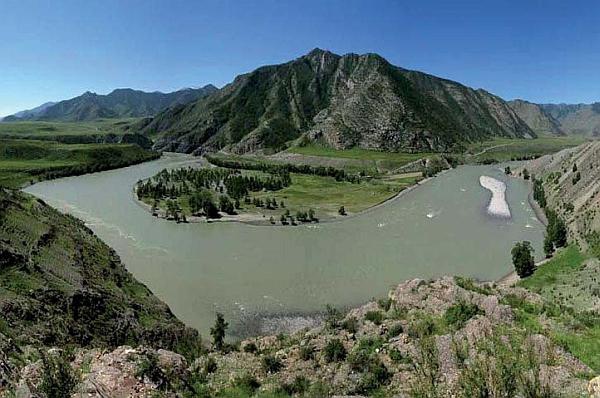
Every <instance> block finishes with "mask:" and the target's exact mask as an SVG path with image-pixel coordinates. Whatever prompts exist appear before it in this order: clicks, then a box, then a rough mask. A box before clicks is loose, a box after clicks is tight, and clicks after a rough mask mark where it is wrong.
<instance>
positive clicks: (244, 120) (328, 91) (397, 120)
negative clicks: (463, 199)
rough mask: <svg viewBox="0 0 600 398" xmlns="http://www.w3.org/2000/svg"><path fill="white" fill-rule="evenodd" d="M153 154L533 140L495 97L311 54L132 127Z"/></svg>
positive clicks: (369, 57)
mask: <svg viewBox="0 0 600 398" xmlns="http://www.w3.org/2000/svg"><path fill="white" fill-rule="evenodd" d="M140 130H141V131H142V132H144V133H145V134H147V135H150V136H152V137H153V138H156V144H155V148H156V149H161V150H170V151H178V152H194V153H202V152H204V151H214V150H218V149H222V148H227V149H229V150H231V151H234V152H239V153H242V152H250V151H256V150H262V149H270V148H272V149H281V148H282V147H283V146H284V145H285V143H286V142H288V141H290V140H295V139H302V140H307V141H312V142H321V143H323V144H325V145H328V146H331V147H334V148H350V147H362V148H370V149H379V150H389V151H400V150H402V151H422V150H435V151H442V150H448V149H450V148H455V147H457V146H460V145H461V144H464V143H466V142H470V141H475V140H480V139H483V138H488V137H494V136H502V137H529V138H532V137H535V133H534V132H533V131H532V130H531V128H530V127H529V126H528V125H527V124H526V123H525V122H524V121H523V120H521V118H519V117H518V116H517V114H516V113H515V111H514V110H513V109H512V108H511V107H510V106H508V104H507V103H506V102H505V101H504V100H502V99H501V98H499V97H497V96H495V95H493V94H490V93H488V92H486V91H484V90H481V89H480V90H474V89H471V88H469V87H466V86H464V85H462V84H460V83H456V82H453V81H450V80H446V79H441V78H438V77H435V76H431V75H428V74H425V73H421V72H417V71H411V70H406V69H402V68H399V67H397V66H394V65H391V64H390V63H389V62H387V61H386V60H385V59H384V58H382V57H381V56H379V55H376V54H364V55H357V54H346V55H344V56H340V55H337V54H334V53H331V52H329V51H324V50H320V49H315V50H313V51H311V52H310V53H309V54H307V55H304V56H302V57H300V58H298V59H295V60H293V61H290V62H287V63H284V64H280V65H272V66H263V67H260V68H258V69H256V70H255V71H253V72H251V73H248V74H244V75H240V76H238V77H236V78H235V80H234V81H233V82H232V83H231V84H229V85H227V86H225V87H224V88H223V89H221V90H219V91H217V92H215V93H213V94H211V95H209V96H207V97H205V98H202V99H199V100H197V101H194V102H192V103H189V104H187V105H182V106H175V107H172V108H170V109H167V110H165V111H163V112H160V113H159V114H158V115H156V116H155V117H154V118H153V119H152V120H148V121H145V122H144V123H143V124H141V125H140Z"/></svg>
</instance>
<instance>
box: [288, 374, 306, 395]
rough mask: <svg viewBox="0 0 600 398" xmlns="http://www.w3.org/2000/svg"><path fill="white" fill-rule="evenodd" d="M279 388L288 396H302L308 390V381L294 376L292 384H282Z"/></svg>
mask: <svg viewBox="0 0 600 398" xmlns="http://www.w3.org/2000/svg"><path fill="white" fill-rule="evenodd" d="M281 388H282V389H283V391H285V392H286V394H288V395H294V394H297V395H303V394H304V393H305V392H307V391H308V389H309V388H310V381H309V380H308V379H307V378H306V377H304V376H296V378H295V379H294V381H293V382H291V383H289V384H283V385H282V386H281Z"/></svg>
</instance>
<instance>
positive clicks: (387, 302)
mask: <svg viewBox="0 0 600 398" xmlns="http://www.w3.org/2000/svg"><path fill="white" fill-rule="evenodd" d="M377 304H378V305H379V308H381V309H382V310H384V311H385V312H388V311H389V310H390V307H391V306H392V299H391V298H389V297H388V298H382V299H379V300H377Z"/></svg>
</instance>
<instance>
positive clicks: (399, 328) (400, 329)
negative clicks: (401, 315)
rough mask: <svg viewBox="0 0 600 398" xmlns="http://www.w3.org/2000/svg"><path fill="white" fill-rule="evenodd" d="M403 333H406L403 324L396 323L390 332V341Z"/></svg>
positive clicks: (388, 333) (388, 335) (388, 334)
mask: <svg viewBox="0 0 600 398" xmlns="http://www.w3.org/2000/svg"><path fill="white" fill-rule="evenodd" d="M402 332H404V327H402V324H401V323H400V322H396V323H394V324H393V325H392V326H391V327H390V329H389V330H388V332H387V338H388V339H391V338H394V337H396V336H398V335H400V334H401V333H402Z"/></svg>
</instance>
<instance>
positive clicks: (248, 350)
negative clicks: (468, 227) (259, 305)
mask: <svg viewBox="0 0 600 398" xmlns="http://www.w3.org/2000/svg"><path fill="white" fill-rule="evenodd" d="M544 305H545V304H544V302H543V300H542V298H541V297H540V296H538V295H536V294H533V293H531V292H529V291H527V290H524V289H521V288H516V287H507V286H496V285H493V284H479V283H474V282H473V281H471V280H468V279H462V278H450V277H445V278H442V279H438V280H434V281H425V280H420V279H414V280H410V281H407V282H404V283H402V284H400V285H398V286H397V287H396V288H395V289H394V290H392V291H391V292H390V293H389V296H388V297H387V298H385V299H382V300H378V301H373V302H370V303H368V304H366V305H364V306H362V307H359V308H356V309H353V310H351V311H349V312H348V313H347V314H345V315H343V316H342V315H340V314H339V313H337V312H335V311H330V313H329V316H328V317H327V320H326V321H325V322H324V324H323V325H321V326H319V327H317V328H313V329H310V330H303V331H301V332H298V333H295V334H293V335H278V336H265V337H257V338H251V339H247V340H244V341H242V342H241V344H239V345H238V346H235V347H231V348H230V349H228V350H227V352H220V351H219V352H217V351H210V352H207V353H205V354H204V355H202V356H201V357H199V358H197V359H195V360H194V361H191V362H189V361H186V359H185V358H184V357H182V356H181V355H178V354H175V353H173V352H170V351H165V350H154V349H150V348H146V347H138V348H131V347H125V346H123V347H119V348H117V349H115V350H99V349H93V350H82V351H79V352H77V353H76V354H75V355H74V356H73V358H72V362H71V365H72V366H73V368H74V369H76V370H77V372H78V374H79V375H80V377H81V379H80V382H79V384H78V386H77V389H76V391H77V393H75V394H73V395H72V396H73V397H79V396H86V397H109V396H110V397H116V396H118V397H121V396H123V397H124V396H127V397H146V396H152V394H153V393H155V392H157V391H159V390H160V391H161V394H164V395H161V396H185V395H184V394H185V393H190V391H192V392H191V393H190V394H195V395H191V396H212V395H211V394H215V393H216V392H221V394H224V391H225V393H226V392H227V391H233V390H231V389H232V388H233V389H236V388H237V389H238V390H240V389H241V390H243V391H247V392H248V391H249V392H250V393H252V392H259V391H264V392H274V391H279V392H282V393H286V394H289V395H294V394H295V395H300V394H307V396H315V397H317V396H319V397H321V396H331V395H350V396H368V395H372V394H374V393H375V392H377V393H381V394H382V395H383V396H398V397H404V396H452V395H454V396H482V395H480V393H482V392H483V391H488V392H489V391H495V392H496V393H497V395H495V396H541V395H542V394H543V393H549V392H555V393H558V392H560V393H561V395H566V396H580V395H582V394H585V393H586V392H587V390H588V384H589V388H590V389H591V388H596V387H598V386H599V385H600V384H594V383H595V382H589V380H590V379H592V377H593V373H592V371H591V369H590V368H589V367H588V366H586V365H585V364H583V363H582V362H581V361H579V360H578V359H576V358H575V357H574V356H572V355H571V354H570V353H568V352H566V351H565V350H563V349H562V348H561V347H558V346H556V345H555V344H554V343H553V342H552V341H551V340H550V339H548V338H547V337H546V336H544V335H542V334H532V333H529V332H527V331H526V327H525V326H524V325H525V324H524V322H523V319H522V316H520V315H519V311H518V309H519V308H522V307H523V306H539V307H540V308H541V307H543V306H544ZM41 369H42V364H41V361H37V362H32V363H29V364H27V365H26V366H24V367H23V368H22V369H21V371H20V380H19V382H18V387H17V395H18V396H37V395H36V391H38V389H39V386H40V383H41V379H42V375H41V373H42V372H41ZM594 386H596V387H594ZM228 389H229V390H228ZM526 390H527V391H529V392H530V394H533V395H525V394H524V391H526ZM590 392H592V390H590ZM81 393H84V394H83V395H80V394H81ZM202 394H205V395H202ZM428 394H429V395H428ZM434 394H437V395H434ZM220 396H229V395H220ZM236 396H238V395H236ZM278 396H280V395H278ZM283 396H286V395H283Z"/></svg>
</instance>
